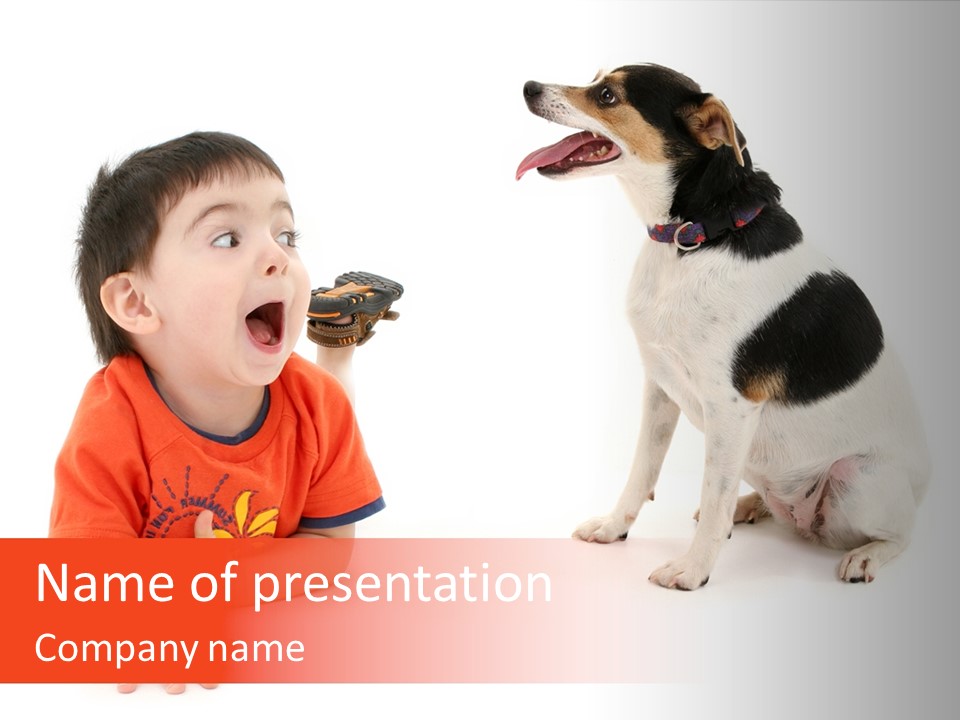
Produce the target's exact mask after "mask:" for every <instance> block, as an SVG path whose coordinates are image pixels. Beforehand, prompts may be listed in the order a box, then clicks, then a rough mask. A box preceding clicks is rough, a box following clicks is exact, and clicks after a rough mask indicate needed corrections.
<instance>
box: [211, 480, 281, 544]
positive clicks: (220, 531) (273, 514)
mask: <svg viewBox="0 0 960 720" xmlns="http://www.w3.org/2000/svg"><path fill="white" fill-rule="evenodd" d="M255 494H256V490H244V491H243V492H242V493H240V494H239V495H238V496H237V499H236V500H234V501H233V516H234V518H236V521H237V526H236V527H237V534H233V533H232V532H230V531H229V530H226V529H224V528H214V529H213V534H214V535H216V536H217V537H218V538H244V537H248V538H249V537H261V536H264V535H273V534H274V533H275V532H276V531H277V516H278V515H279V514H280V509H279V508H275V507H272V508H267V509H266V510H261V511H259V512H257V513H256V514H255V515H253V516H252V517H251V514H250V498H251V497H253V496H254V495H255ZM248 520H249V522H248Z"/></svg>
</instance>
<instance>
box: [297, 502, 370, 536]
mask: <svg viewBox="0 0 960 720" xmlns="http://www.w3.org/2000/svg"><path fill="white" fill-rule="evenodd" d="M386 506H387V504H386V503H385V502H384V501H383V498H382V497H378V498H377V499H376V500H374V501H373V502H372V503H367V504H366V505H364V506H363V507H359V508H357V509H356V510H351V511H350V512H348V513H344V514H343V515H336V516H334V517H323V518H311V517H302V518H300V526H301V527H305V528H310V529H311V530H325V529H327V528H335V527H340V526H342V525H352V524H353V523H355V522H357V521H359V520H363V519H364V518H368V517H370V516H371V515H373V514H374V513H378V512H380V511H381V510H383V509H384V508H385V507H386Z"/></svg>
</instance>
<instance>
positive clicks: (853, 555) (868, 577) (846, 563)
mask: <svg viewBox="0 0 960 720" xmlns="http://www.w3.org/2000/svg"><path fill="white" fill-rule="evenodd" d="M879 567H880V563H879V562H877V559H876V558H874V557H873V555H871V553H870V550H869V546H866V547H862V548H858V549H856V550H851V551H850V552H848V553H847V554H846V555H844V556H843V560H841V561H840V568H839V573H840V579H841V580H843V581H844V582H849V583H861V582H863V583H869V582H873V581H874V579H875V578H876V577H877V568H879Z"/></svg>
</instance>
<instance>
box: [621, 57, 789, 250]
mask: <svg viewBox="0 0 960 720" xmlns="http://www.w3.org/2000/svg"><path fill="white" fill-rule="evenodd" d="M617 72H620V73H623V77H624V83H623V87H624V92H625V93H626V100H627V102H628V103H630V105H632V106H633V107H634V108H636V110H637V111H638V112H639V113H640V114H641V115H643V117H644V119H645V120H646V121H647V122H649V123H650V124H651V125H653V126H654V127H655V128H657V130H659V131H660V133H661V134H662V136H663V138H664V140H665V148H664V149H665V151H666V153H667V156H668V157H669V158H670V160H671V162H672V163H673V167H674V173H673V174H674V179H675V180H676V181H677V188H676V191H675V192H674V197H673V205H672V206H671V208H670V214H671V215H672V216H673V217H677V218H682V219H683V220H689V221H692V222H701V221H703V220H706V219H728V218H729V217H730V215H731V214H732V213H734V212H736V211H738V210H748V209H751V208H755V207H759V206H764V208H765V209H764V211H763V212H762V213H761V215H760V216H759V217H758V218H756V219H755V220H754V221H753V222H751V223H750V224H749V225H748V226H747V227H744V228H741V229H739V230H734V231H731V232H728V233H726V234H725V235H724V236H722V237H721V238H719V239H718V240H715V241H711V242H709V243H707V244H705V245H704V246H703V247H702V248H701V249H707V248H711V247H721V246H722V247H725V248H727V249H729V251H731V252H733V253H735V254H737V255H740V256H742V257H746V258H749V259H760V258H764V257H768V256H770V255H773V254H776V253H779V252H783V251H784V250H786V249H788V248H790V247H792V246H794V245H796V244H797V243H799V242H800V241H801V240H802V239H803V235H802V233H801V231H800V227H799V226H798V225H797V223H796V221H794V219H793V218H792V217H791V216H790V215H789V214H788V213H787V212H786V211H785V210H784V209H783V208H782V207H780V188H779V187H778V186H777V185H776V184H775V183H774V182H773V180H772V179H771V178H770V176H769V175H768V174H767V173H765V172H763V171H760V170H756V169H755V168H754V167H753V162H752V160H751V159H750V154H749V153H748V152H746V151H744V156H743V157H744V162H745V166H744V167H740V164H739V163H738V162H737V160H736V157H735V156H734V152H733V149H732V148H728V147H723V148H720V149H719V150H709V149H707V148H705V147H703V146H702V145H700V143H698V142H697V141H696V140H695V139H694V138H693V136H692V135H691V133H690V131H689V130H688V129H687V126H686V124H685V123H684V121H683V116H684V111H685V110H687V109H689V108H691V107H695V106H699V105H701V104H702V103H703V101H704V100H706V99H707V98H708V97H710V95H709V93H704V92H702V91H701V90H700V86H699V85H697V83H695V82H694V81H693V80H691V79H690V78H688V77H686V76H685V75H682V74H681V73H678V72H676V71H674V70H671V69H669V68H665V67H661V66H659V65H627V66H624V67H621V68H618V69H617ZM737 136H738V140H739V142H740V144H741V145H744V144H745V143H746V140H745V138H744V137H743V134H742V133H741V132H740V130H739V128H737ZM678 252H679V251H678Z"/></svg>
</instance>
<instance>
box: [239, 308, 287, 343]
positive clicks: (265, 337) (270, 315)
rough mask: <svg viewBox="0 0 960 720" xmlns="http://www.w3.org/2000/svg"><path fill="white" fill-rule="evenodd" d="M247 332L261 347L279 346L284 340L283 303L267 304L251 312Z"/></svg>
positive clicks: (248, 316) (248, 317)
mask: <svg viewBox="0 0 960 720" xmlns="http://www.w3.org/2000/svg"><path fill="white" fill-rule="evenodd" d="M247 330H249V331H250V336H251V337H252V338H253V339H254V340H256V341H257V342H258V343H260V344H261V345H270V346H273V345H277V344H278V343H279V342H280V341H281V340H282V339H283V303H278V302H272V303H267V304H266V305H261V306H260V307H258V308H257V309H256V310H254V311H253V312H251V313H250V314H249V315H247Z"/></svg>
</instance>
